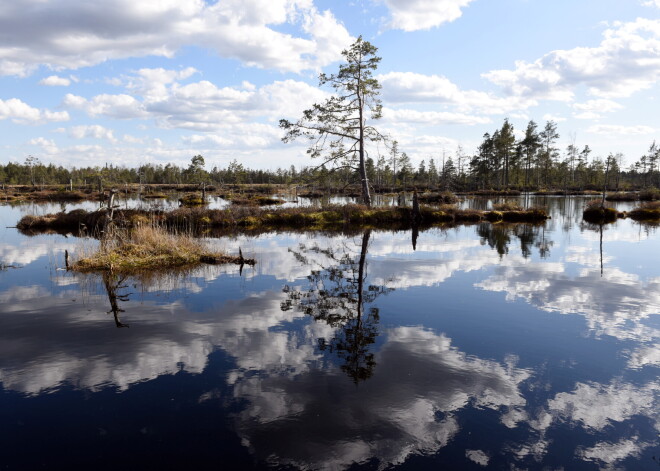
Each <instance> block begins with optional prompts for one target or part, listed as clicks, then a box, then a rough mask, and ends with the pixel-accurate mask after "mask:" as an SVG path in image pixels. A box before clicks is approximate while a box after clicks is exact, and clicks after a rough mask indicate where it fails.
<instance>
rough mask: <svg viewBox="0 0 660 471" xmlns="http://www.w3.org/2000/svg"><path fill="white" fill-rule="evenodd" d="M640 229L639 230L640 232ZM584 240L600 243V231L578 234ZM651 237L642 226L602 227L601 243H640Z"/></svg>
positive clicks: (587, 231)
mask: <svg viewBox="0 0 660 471" xmlns="http://www.w3.org/2000/svg"><path fill="white" fill-rule="evenodd" d="M640 229H641V230H640ZM580 235H581V236H582V238H583V239H584V240H587V241H589V242H596V243H598V242H600V231H599V230H598V229H597V228H596V229H595V230H586V231H582V233H581V234H580ZM652 235H653V233H652V232H647V231H646V230H644V228H643V227H642V226H639V227H635V226H617V227H607V226H604V227H603V243H605V242H631V243H636V242H642V241H644V240H648V239H650V238H651V236H652Z"/></svg>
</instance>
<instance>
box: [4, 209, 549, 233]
mask: <svg viewBox="0 0 660 471" xmlns="http://www.w3.org/2000/svg"><path fill="white" fill-rule="evenodd" d="M104 216H105V212H104V211H102V210H101V211H93V212H88V211H84V210H80V209H79V210H74V211H70V212H68V213H65V212H61V213H57V214H48V215H45V216H31V215H29V216H24V217H23V218H22V219H21V220H20V221H19V222H18V224H17V227H18V228H19V229H20V230H22V231H23V232H27V233H30V232H36V231H38V232H40V231H45V230H55V231H58V232H67V231H68V232H74V233H75V232H77V231H79V230H84V231H86V232H87V233H88V234H95V233H97V232H98V231H99V229H100V227H101V225H102V224H103V220H104V219H103V218H104ZM547 218H548V216H547V213H546V210H545V209H544V208H530V209H527V210H522V209H520V208H513V209H511V208H508V209H507V208H503V209H501V210H495V211H478V210H472V209H467V210H466V209H458V208H457V207H456V206H453V205H444V206H440V207H426V206H422V207H421V208H420V213H419V215H418V216H417V217H416V215H415V214H414V213H413V210H412V209H411V208H392V207H387V208H367V207H365V206H361V205H344V206H329V207H327V208H324V209H317V208H277V209H264V208H259V207H247V206H244V207H231V208H228V209H206V208H203V207H202V208H199V207H198V208H179V209H176V210H173V211H167V212H164V211H146V210H137V209H132V210H116V211H115V222H116V224H117V225H119V226H120V227H136V226H139V225H145V224H147V223H152V222H153V223H156V224H159V225H162V226H165V227H169V228H176V229H179V230H193V231H197V230H200V229H205V228H221V229H232V230H235V231H242V230H245V229H254V228H259V229H264V230H268V229H273V230H279V229H282V230H286V229H309V230H341V229H344V228H346V227H373V228H382V229H398V228H405V227H410V226H412V225H413V223H416V224H421V225H432V224H437V223H466V222H467V223H472V222H480V221H490V222H499V221H503V222H535V223H536V222H543V221H545V220H546V219H547Z"/></svg>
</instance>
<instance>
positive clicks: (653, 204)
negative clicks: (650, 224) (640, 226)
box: [628, 201, 660, 221]
mask: <svg viewBox="0 0 660 471" xmlns="http://www.w3.org/2000/svg"><path fill="white" fill-rule="evenodd" d="M628 215H629V216H630V217H631V218H632V219H634V220H636V221H648V220H654V219H660V201H650V202H648V203H643V204H642V205H641V206H639V207H637V208H635V209H633V210H632V211H630V212H629V213H628Z"/></svg>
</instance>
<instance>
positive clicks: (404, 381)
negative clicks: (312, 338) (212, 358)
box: [235, 327, 530, 469]
mask: <svg viewBox="0 0 660 471" xmlns="http://www.w3.org/2000/svg"><path fill="white" fill-rule="evenodd" d="M376 362H377V364H378V367H377V368H376V372H375V374H374V376H373V377H372V378H371V379H370V380H369V381H366V382H364V383H361V384H360V387H359V388H355V386H354V384H353V383H352V382H350V380H349V379H348V378H343V375H341V373H340V372H339V371H338V369H335V368H333V369H330V370H326V371H318V370H314V371H310V372H308V373H306V374H301V375H298V376H296V378H295V381H291V374H290V373H285V372H284V371H283V372H282V373H281V374H280V375H272V376H267V377H264V376H260V377H256V376H252V377H249V378H246V379H244V380H243V381H241V382H240V383H239V384H237V385H236V387H235V394H236V395H237V397H240V398H241V399H244V400H247V401H248V403H249V405H248V406H247V409H246V410H245V411H243V412H242V413H240V414H239V416H238V418H237V420H238V428H239V430H240V431H241V434H242V436H243V439H244V442H245V443H246V444H249V445H250V446H251V447H252V448H253V450H254V452H255V453H256V454H257V455H258V457H259V458H261V459H269V460H270V461H271V462H273V464H279V465H294V466H301V467H303V468H306V469H307V468H312V469H316V468H322V469H340V468H343V467H347V466H349V465H350V464H351V463H353V462H358V463H361V462H365V461H367V460H369V459H373V458H377V459H378V460H379V461H381V464H382V465H386V464H400V463H402V462H403V461H405V459H406V458H407V457H408V456H410V455H411V454H414V453H433V452H436V451H437V450H439V449H440V448H442V447H444V446H445V445H446V444H447V443H448V442H449V440H451V438H452V437H453V436H455V435H456V433H458V431H459V425H458V422H457V420H456V418H455V417H454V416H453V413H455V412H457V411H459V410H461V409H463V408H465V407H476V408H489V409H493V410H501V409H504V408H511V407H523V406H524V405H525V399H524V398H523V396H522V394H521V393H520V391H519V387H520V384H521V383H522V382H523V381H525V380H526V379H527V378H528V377H529V376H530V372H529V371H527V370H524V369H520V368H517V367H515V365H513V363H511V362H509V363H508V364H500V363H498V362H495V361H491V360H483V359H480V358H475V357H470V356H467V355H465V354H464V353H462V352H460V351H459V350H458V349H456V348H455V347H453V346H452V345H451V340H450V339H449V338H447V337H445V336H444V335H436V334H434V333H433V332H430V331H428V330H425V329H423V328H420V327H399V328H395V329H392V330H390V331H388V332H387V342H386V343H385V344H384V345H383V347H382V348H381V350H380V352H378V353H377V355H376ZM297 437H304V444H305V445H304V446H302V444H301V442H300V441H299V440H298V439H297ZM475 456H477V455H475Z"/></svg>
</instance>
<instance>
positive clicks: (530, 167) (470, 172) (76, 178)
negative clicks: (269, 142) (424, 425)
mask: <svg viewBox="0 0 660 471" xmlns="http://www.w3.org/2000/svg"><path fill="white" fill-rule="evenodd" d="M513 131H514V129H513V126H512V125H511V124H510V123H509V121H508V120H504V124H503V125H502V127H501V128H499V129H497V130H495V131H494V132H493V133H492V134H490V133H486V134H485V135H484V136H483V141H482V142H481V144H480V145H479V147H478V150H477V152H476V153H475V154H474V155H466V154H464V152H463V150H462V149H461V148H460V147H459V148H458V149H457V150H456V151H455V152H454V153H452V154H450V155H445V156H443V157H442V158H439V159H438V160H435V159H433V158H431V159H429V160H422V161H421V162H420V163H419V165H417V166H413V164H412V162H411V160H410V158H409V157H408V155H407V154H406V153H405V152H400V151H399V147H398V144H397V143H396V141H395V142H393V143H392V145H391V146H390V149H389V150H388V154H387V155H380V156H378V157H377V158H376V159H373V158H371V157H370V158H368V159H367V162H366V165H367V173H368V178H369V181H370V182H371V185H372V186H373V187H374V188H376V189H384V188H392V189H401V188H412V187H418V188H437V189H442V190H451V191H470V190H480V189H517V190H539V189H565V190H588V189H602V188H603V185H604V183H605V176H606V174H607V187H608V189H610V190H630V189H641V188H647V187H651V186H654V187H660V168H659V165H660V161H659V159H660V146H658V145H656V143H655V141H654V142H653V143H652V144H651V145H650V146H649V148H648V151H647V152H646V153H645V154H644V155H642V156H641V157H640V158H639V159H638V160H637V161H635V162H634V163H633V164H632V165H629V166H628V168H623V166H622V161H623V155H621V154H610V155H608V156H607V157H605V158H603V157H596V156H592V155H591V154H592V152H591V149H590V148H589V146H588V145H585V146H584V147H583V148H578V147H577V146H576V145H575V144H570V145H568V147H567V148H566V149H559V148H558V147H557V140H558V139H559V134H558V133H557V126H556V124H555V123H554V122H552V121H549V122H547V123H546V125H545V127H544V128H543V129H539V128H538V126H537V124H536V123H535V122H534V121H530V122H529V124H528V125H527V128H526V130H525V133H524V136H523V137H522V138H521V139H519V140H518V139H516V138H515V135H514V132H513ZM310 163H312V164H313V163H314V162H313V161H310ZM205 167H206V165H205V160H204V157H203V156H201V155H196V156H194V157H192V158H191V161H190V164H189V165H188V166H186V167H179V166H177V165H172V164H167V165H154V164H144V165H141V166H139V167H135V168H128V167H124V166H114V165H111V164H110V165H108V164H106V165H104V166H98V167H80V168H78V167H72V168H66V167H63V166H56V165H53V164H48V165H46V164H44V162H42V161H41V160H40V159H39V158H37V157H34V156H28V157H27V158H26V159H25V161H24V162H9V163H8V164H6V165H0V184H3V185H32V186H40V185H62V186H68V185H70V184H73V185H75V186H78V187H79V186H82V185H98V184H101V185H103V186H105V187H107V186H112V185H121V184H134V183H144V184H198V183H199V184H201V183H208V184H214V185H218V184H226V183H231V184H236V183H244V184H300V185H313V186H317V187H322V188H341V187H345V186H348V185H352V184H359V177H358V174H357V172H356V171H355V169H353V168H351V167H350V165H349V166H346V165H343V166H342V167H341V168H326V167H325V166H320V167H319V166H313V165H310V166H308V167H304V168H298V169H296V168H295V167H294V166H293V165H292V166H291V167H289V168H278V169H277V170H262V169H250V168H246V167H245V166H243V165H242V164H241V163H239V162H238V161H236V160H233V161H232V162H230V163H229V165H228V166H227V167H226V168H218V167H213V168H212V169H206V168H205Z"/></svg>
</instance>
